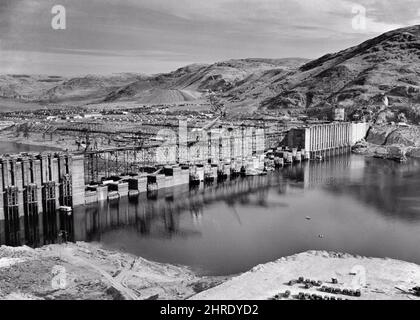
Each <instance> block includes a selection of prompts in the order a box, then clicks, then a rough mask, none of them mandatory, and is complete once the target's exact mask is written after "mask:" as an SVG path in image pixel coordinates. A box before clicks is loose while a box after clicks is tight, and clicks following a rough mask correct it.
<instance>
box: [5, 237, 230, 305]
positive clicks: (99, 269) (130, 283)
mask: <svg viewBox="0 0 420 320" xmlns="http://www.w3.org/2000/svg"><path fill="white" fill-rule="evenodd" d="M225 279H226V277H225V278H217V277H198V276H196V275H195V274H194V273H193V272H192V271H191V270H189V269H188V268H186V267H178V266H173V265H167V264H160V263H156V262H150V261H147V260H145V259H142V258H137V257H134V256H132V255H129V254H125V253H120V252H114V251H109V250H104V249H102V248H101V247H100V246H99V245H95V244H86V243H81V242H78V243H76V244H65V245H49V246H45V247H42V248H39V249H32V248H29V247H19V248H11V247H5V246H2V247H0V300H1V299H47V300H51V299H70V300H79V299H83V300H87V299H89V300H90V299H92V300H115V299H127V300H130V299H140V300H144V299H186V298H188V297H190V296H192V295H194V294H196V293H197V292H200V291H202V290H205V289H207V288H210V287H212V286H215V285H218V284H220V283H221V282H222V281H224V280H225Z"/></svg>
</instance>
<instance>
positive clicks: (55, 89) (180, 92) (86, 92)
mask: <svg viewBox="0 0 420 320" xmlns="http://www.w3.org/2000/svg"><path fill="white" fill-rule="evenodd" d="M305 62H307V60H305V59H242V60H229V61H225V62H219V63H215V64H212V65H205V64H194V65H189V66H186V67H183V68H180V69H178V70H176V71H174V72H170V73H166V74H158V75H151V76H146V75H141V74H119V75H113V76H86V77H79V78H71V79H67V78H62V77H55V76H29V75H4V76H0V98H4V99H11V100H18V101H27V102H39V103H64V102H66V103H71V102H76V101H77V102H80V101H84V102H86V103H88V102H116V101H121V102H126V101H130V102H132V101H134V102H138V103H142V104H159V103H178V102H185V101H199V100H200V99H201V98H202V95H203V94H204V93H205V92H207V91H208V90H211V91H217V92H220V93H223V94H224V95H225V97H226V98H227V99H229V100H232V99H233V100H235V99H236V100H239V99H241V98H244V97H246V94H245V95H244V90H245V89H241V88H242V87H243V86H244V84H246V83H248V82H252V81H257V80H259V79H260V78H261V80H260V82H261V83H265V82H266V81H267V79H269V78H271V77H275V76H278V75H279V74H285V73H287V72H289V71H290V70H295V69H296V68H297V67H299V66H300V65H302V64H303V63H305ZM264 77H265V78H264ZM231 92H232V93H231ZM249 98H252V95H251V96H249Z"/></svg>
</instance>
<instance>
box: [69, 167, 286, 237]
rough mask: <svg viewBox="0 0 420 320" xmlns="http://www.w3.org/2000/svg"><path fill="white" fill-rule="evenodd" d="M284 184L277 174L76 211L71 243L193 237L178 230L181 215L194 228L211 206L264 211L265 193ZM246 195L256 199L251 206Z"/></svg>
mask: <svg viewBox="0 0 420 320" xmlns="http://www.w3.org/2000/svg"><path fill="white" fill-rule="evenodd" d="M284 183H285V181H284V180H283V178H282V177H281V175H278V174H271V175H266V176H254V177H246V178H237V179H232V180H226V181H222V182H217V183H216V182H214V183H210V184H207V185H204V184H200V185H199V186H194V187H188V186H182V187H178V188H168V189H165V190H159V192H157V193H155V194H150V193H149V194H143V195H140V196H139V197H135V198H121V199H120V200H116V201H113V202H103V203H101V204H100V205H99V206H98V205H91V206H86V207H80V208H76V210H75V213H74V216H75V217H74V223H75V240H76V241H77V240H87V241H100V235H101V233H105V232H107V231H110V230H115V229H124V228H131V229H134V230H136V231H137V232H138V233H140V234H142V235H145V236H151V237H153V236H157V237H171V236H178V237H187V236H194V235H197V232H194V231H191V230H185V229H182V228H181V227H180V225H179V216H180V215H181V214H182V213H185V212H189V214H190V215H191V218H192V219H193V221H194V224H196V225H199V224H200V220H201V217H202V215H203V209H204V207H205V206H208V205H211V204H212V203H215V202H225V203H226V204H227V205H228V206H235V205H236V204H247V205H252V204H254V205H256V206H262V207H264V206H266V205H267V203H266V202H267V191H268V190H269V189H270V188H272V187H274V186H278V187H279V188H280V189H281V185H282V184H284ZM250 195H256V199H255V200H254V201H253V203H252V201H251V200H250V199H249V196H250ZM153 226H154V227H153Z"/></svg>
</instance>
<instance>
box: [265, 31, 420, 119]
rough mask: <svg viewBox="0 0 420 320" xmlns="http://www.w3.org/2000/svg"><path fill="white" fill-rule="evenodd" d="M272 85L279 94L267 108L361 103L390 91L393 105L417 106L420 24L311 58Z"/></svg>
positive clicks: (419, 94) (372, 102) (267, 102)
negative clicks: (336, 51)
mask: <svg viewBox="0 0 420 320" xmlns="http://www.w3.org/2000/svg"><path fill="white" fill-rule="evenodd" d="M270 88H271V90H272V91H275V92H276V93H277V94H276V95H275V96H274V97H272V98H269V99H266V100H265V101H263V103H262V104H261V107H262V108H267V109H279V108H280V109H296V108H297V109H303V108H319V109H321V110H322V109H323V108H326V107H327V108H330V107H331V106H332V105H337V104H338V105H342V106H344V107H347V108H350V109H356V108H360V107H372V106H374V105H379V104H381V95H382V94H385V95H386V96H387V97H388V98H389V102H390V106H391V107H394V108H401V109H403V111H407V110H405V109H407V108H409V107H410V106H413V107H414V108H413V109H417V108H418V107H419V106H420V26H413V27H409V28H404V29H398V30H394V31H391V32H388V33H385V34H383V35H381V36H379V37H376V38H374V39H371V40H369V41H366V42H364V43H362V44H360V45H358V46H355V47H352V48H349V49H347V50H344V51H341V52H338V53H334V54H328V55H325V56H323V57H321V58H319V59H317V60H314V61H311V62H308V63H306V64H305V65H303V66H301V67H300V68H299V69H298V70H296V71H295V72H293V73H292V74H289V75H288V76H286V77H284V78H282V79H280V81H277V82H275V83H274V82H273V83H271V84H270ZM416 106H417V108H415V107H416ZM410 112H416V110H411V111H410Z"/></svg>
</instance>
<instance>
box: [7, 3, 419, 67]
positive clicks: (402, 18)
mask: <svg viewBox="0 0 420 320" xmlns="http://www.w3.org/2000/svg"><path fill="white" fill-rule="evenodd" d="M55 4H57V1H55V0H0V56H1V55H2V54H3V55H4V53H3V52H6V51H7V52H9V53H10V52H13V51H15V52H20V56H22V54H23V56H25V52H27V54H26V55H27V57H28V59H29V58H31V59H32V61H34V63H37V60H36V59H40V60H42V61H44V62H45V61H46V60H45V59H41V58H40V57H41V55H42V53H43V52H44V53H45V54H54V59H53V60H54V61H59V60H60V59H55V57H57V56H58V55H60V57H61V60H62V63H63V65H66V66H67V67H68V68H69V72H74V68H76V69H80V70H83V69H84V68H86V67H89V65H88V64H90V63H94V62H92V61H91V60H90V57H95V56H96V57H98V58H101V59H108V60H107V62H106V63H105V62H104V64H105V65H106V70H109V69H110V63H111V61H117V60H118V57H119V59H125V60H124V62H122V63H120V64H119V63H116V64H115V66H114V68H115V72H117V71H118V70H120V69H125V68H128V65H129V63H131V64H132V66H133V68H137V67H138V66H139V63H136V62H135V59H139V60H140V59H141V60H142V66H145V65H146V63H145V62H147V61H149V62H150V64H155V65H154V66H153V68H150V67H147V69H148V70H151V69H153V70H158V69H159V64H160V63H161V61H173V62H176V63H180V64H184V63H187V62H190V61H192V62H212V61H217V60H225V59H230V58H243V57H267V58H268V57H274V58H275V57H287V56H302V57H306V58H316V57H318V56H320V55H323V54H325V53H328V52H333V51H337V50H340V49H344V48H346V47H348V46H351V45H355V44H358V43H360V42H362V41H364V40H367V39H368V38H371V37H373V36H376V35H379V34H380V33H383V32H386V31H388V30H391V29H395V28H399V27H403V26H407V25H410V24H414V23H420V19H419V18H420V15H419V12H418V11H419V9H420V3H419V1H418V0H400V1H398V2H397V1H393V0H211V1H209V0H60V4H62V5H64V6H65V7H66V9H67V29H66V30H61V31H56V30H53V29H52V28H51V25H50V23H51V18H52V15H51V8H52V6H54V5H55ZM360 5H361V6H364V7H365V8H366V28H365V29H363V30H360V29H355V28H354V27H353V23H352V22H353V20H354V18H355V13H354V12H353V11H352V10H353V8H354V7H355V6H360ZM417 7H419V8H417ZM34 53H36V55H35V54H34ZM74 56H77V57H78V58H79V61H78V62H77V63H75V61H76V59H74ZM8 58H9V59H10V56H9V57H8ZM34 59H35V60H34ZM2 61H6V57H5V56H4V57H3V60H2ZM73 63H74V65H72V64H73ZM13 65H14V67H15V68H16V69H19V68H21V69H22V68H23V65H25V67H29V68H33V69H35V66H33V67H31V65H30V64H27V63H23V62H22V61H21V60H19V62H18V63H14V64H13ZM20 65H22V67H19V66H20ZM44 65H45V63H44ZM121 65H124V68H123V67H121ZM168 65H169V64H165V65H164V64H161V66H162V70H164V69H165V68H166V67H167V66H168ZM48 66H51V64H48ZM1 67H2V66H0V68H1ZM36 68H37V70H38V69H39V67H36ZM57 69H59V70H61V71H63V70H65V68H64V67H63V68H62V67H57ZM1 71H2V70H1V69H0V72H1ZM46 71H47V70H46ZM17 72H20V71H17Z"/></svg>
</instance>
